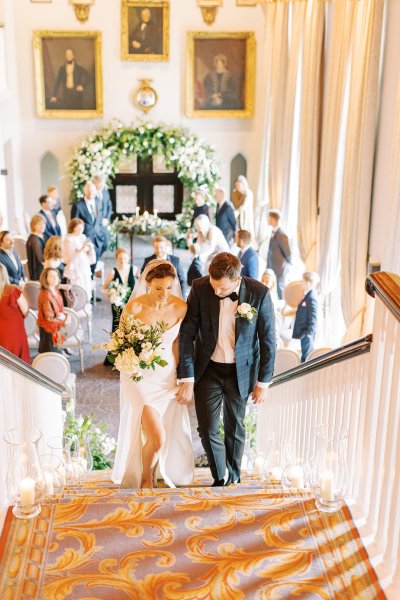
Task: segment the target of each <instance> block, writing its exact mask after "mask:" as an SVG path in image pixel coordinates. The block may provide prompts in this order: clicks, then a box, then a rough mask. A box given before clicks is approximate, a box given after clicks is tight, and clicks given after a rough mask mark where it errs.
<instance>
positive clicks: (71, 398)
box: [32, 352, 76, 413]
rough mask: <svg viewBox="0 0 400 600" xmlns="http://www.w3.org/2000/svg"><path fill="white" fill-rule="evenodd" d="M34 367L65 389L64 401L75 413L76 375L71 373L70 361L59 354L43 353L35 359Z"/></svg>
mask: <svg viewBox="0 0 400 600" xmlns="http://www.w3.org/2000/svg"><path fill="white" fill-rule="evenodd" d="M32 367H33V368H34V369H36V370H37V371H39V372H40V373H42V374H43V375H46V377H48V378H49V379H52V380H53V381H55V382H56V383H60V384H61V385H63V386H64V387H65V392H63V394H62V399H63V400H65V401H66V403H67V408H68V410H71V412H73V413H75V402H76V375H75V373H71V367H70V364H69V362H68V359H67V358H65V356H62V354H58V353H57V352H43V353H42V354H38V355H37V356H36V357H35V358H34V359H33V361H32Z"/></svg>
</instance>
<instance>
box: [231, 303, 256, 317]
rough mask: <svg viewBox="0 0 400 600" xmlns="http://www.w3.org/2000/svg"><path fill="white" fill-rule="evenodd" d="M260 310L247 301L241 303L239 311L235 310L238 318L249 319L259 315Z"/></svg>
mask: <svg viewBox="0 0 400 600" xmlns="http://www.w3.org/2000/svg"><path fill="white" fill-rule="evenodd" d="M257 315H258V312H257V309H256V308H254V306H250V304H247V303H246V302H243V304H239V306H238V307H237V311H236V312H235V317H236V319H247V320H248V321H252V320H253V319H254V317H257Z"/></svg>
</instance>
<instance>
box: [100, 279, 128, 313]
mask: <svg viewBox="0 0 400 600" xmlns="http://www.w3.org/2000/svg"><path fill="white" fill-rule="evenodd" d="M130 291H131V289H130V287H129V286H127V285H124V284H123V283H120V282H119V281H111V283H110V285H109V286H108V288H107V290H106V294H107V296H108V297H109V299H110V302H111V304H113V305H114V306H116V307H117V308H121V307H123V306H125V304H126V302H127V298H128V294H129V292H130Z"/></svg>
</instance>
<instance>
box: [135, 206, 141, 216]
mask: <svg viewBox="0 0 400 600" xmlns="http://www.w3.org/2000/svg"><path fill="white" fill-rule="evenodd" d="M139 213H140V208H139V207H138V206H137V207H136V216H137V217H138V216H139Z"/></svg>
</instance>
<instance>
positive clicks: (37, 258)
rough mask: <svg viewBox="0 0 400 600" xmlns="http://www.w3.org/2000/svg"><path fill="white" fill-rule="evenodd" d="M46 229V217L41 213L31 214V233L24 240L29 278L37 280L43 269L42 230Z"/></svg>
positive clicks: (43, 245) (43, 243) (43, 244)
mask: <svg viewBox="0 0 400 600" xmlns="http://www.w3.org/2000/svg"><path fill="white" fill-rule="evenodd" d="M45 229H46V219H45V218H44V217H43V216H42V215H33V217H32V219H31V234H30V236H29V237H28V239H27V242H26V255H27V258H28V270H29V279H30V280H31V281H39V278H40V274H41V272H42V271H43V262H44V255H43V253H44V247H45V244H46V242H45V240H44V236H43V233H44V230H45Z"/></svg>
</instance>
